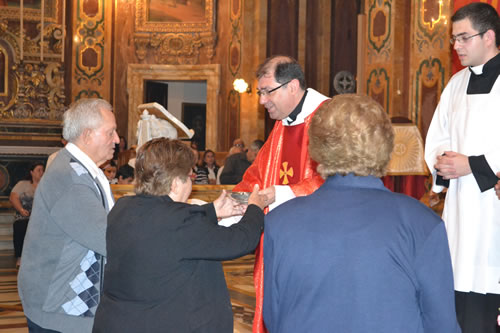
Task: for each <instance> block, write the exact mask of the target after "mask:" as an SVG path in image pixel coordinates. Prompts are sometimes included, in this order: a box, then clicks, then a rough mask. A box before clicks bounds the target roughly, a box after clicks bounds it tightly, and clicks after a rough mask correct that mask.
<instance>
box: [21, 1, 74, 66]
mask: <svg viewBox="0 0 500 333" xmlns="http://www.w3.org/2000/svg"><path fill="white" fill-rule="evenodd" d="M21 1H22V0H21ZM65 29H66V0H63V9H62V49H61V62H64V45H65V41H66V38H65V32H66V31H65Z"/></svg>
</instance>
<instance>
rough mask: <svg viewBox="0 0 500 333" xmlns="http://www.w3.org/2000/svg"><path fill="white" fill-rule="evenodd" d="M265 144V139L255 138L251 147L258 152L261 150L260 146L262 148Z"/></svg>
mask: <svg viewBox="0 0 500 333" xmlns="http://www.w3.org/2000/svg"><path fill="white" fill-rule="evenodd" d="M263 145H264V141H262V140H255V141H253V142H252V143H251V144H250V147H249V148H250V149H251V150H253V151H255V152H257V151H259V150H260V148H262V146H263Z"/></svg>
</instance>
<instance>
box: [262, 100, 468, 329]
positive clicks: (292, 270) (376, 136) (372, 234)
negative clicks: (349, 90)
mask: <svg viewBox="0 0 500 333" xmlns="http://www.w3.org/2000/svg"><path fill="white" fill-rule="evenodd" d="M393 142H394V133H393V129H392V126H391V122H390V120H389V117H388V116H387V114H386V113H385V111H384V109H383V108H382V107H381V106H380V105H379V104H378V103H377V102H375V101H374V100H373V99H371V98H370V97H368V96H360V95H340V96H336V97H334V98H332V99H331V100H329V101H327V102H325V103H324V104H323V105H322V106H321V107H320V108H319V109H318V110H317V111H316V114H315V115H314V117H313V119H312V122H311V126H310V128H309V152H310V155H311V158H313V159H314V160H316V162H318V172H319V173H320V174H321V175H322V177H324V178H325V183H324V184H323V185H322V186H321V187H320V188H319V189H318V190H317V191H316V192H314V193H313V194H311V195H309V196H306V197H299V198H295V199H293V200H290V201H288V202H286V203H285V204H282V205H281V206H279V207H278V208H276V209H275V210H273V211H271V212H270V213H269V214H268V215H267V216H266V221H265V223H266V230H265V232H264V321H265V323H266V327H267V329H268V330H269V332H270V333H273V332H394V333H396V332H415V333H417V332H418V333H423V332H450V333H451V332H460V328H459V327H458V323H457V320H456V314H455V303H454V293H453V275H452V270H451V261H450V254H449V250H448V242H447V238H446V231H445V228H444V223H443V222H442V220H441V219H440V218H439V217H438V216H437V215H435V214H434V213H433V212H432V211H431V210H430V209H428V208H427V207H425V206H424V205H422V204H421V203H420V202H418V201H416V200H414V199H413V198H411V197H408V196H406V195H402V194H397V193H392V192H390V191H389V190H388V189H386V188H385V187H384V185H383V183H382V181H381V180H380V178H379V177H381V176H382V175H384V172H385V169H386V167H387V164H388V163H389V160H390V157H391V151H392V149H393V145H394V143H393Z"/></svg>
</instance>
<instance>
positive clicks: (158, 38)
mask: <svg viewBox="0 0 500 333" xmlns="http://www.w3.org/2000/svg"><path fill="white" fill-rule="evenodd" d="M134 42H135V48H136V51H135V52H136V56H137V58H138V59H139V60H140V61H143V60H144V59H145V58H146V56H147V54H148V51H149V50H151V51H152V53H153V54H154V58H155V59H154V60H155V63H159V64H170V65H184V64H186V65H194V64H197V63H198V62H199V57H200V49H201V48H202V47H203V46H205V47H206V48H205V51H206V54H207V57H208V58H212V57H213V56H214V53H215V49H214V48H215V36H214V35H210V34H201V33H167V34H157V33H154V34H151V35H149V34H144V33H141V34H135V37H134Z"/></svg>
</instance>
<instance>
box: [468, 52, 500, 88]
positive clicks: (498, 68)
mask: <svg viewBox="0 0 500 333" xmlns="http://www.w3.org/2000/svg"><path fill="white" fill-rule="evenodd" d="M469 71H470V73H471V75H470V79H469V85H468V86H467V95H476V94H489V93H490V92H491V89H492V88H493V85H494V84H495V81H496V80H497V78H498V76H499V75H500V53H499V54H497V55H496V56H494V57H493V58H491V59H490V60H489V61H488V62H487V63H485V64H483V65H479V66H475V67H469Z"/></svg>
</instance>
